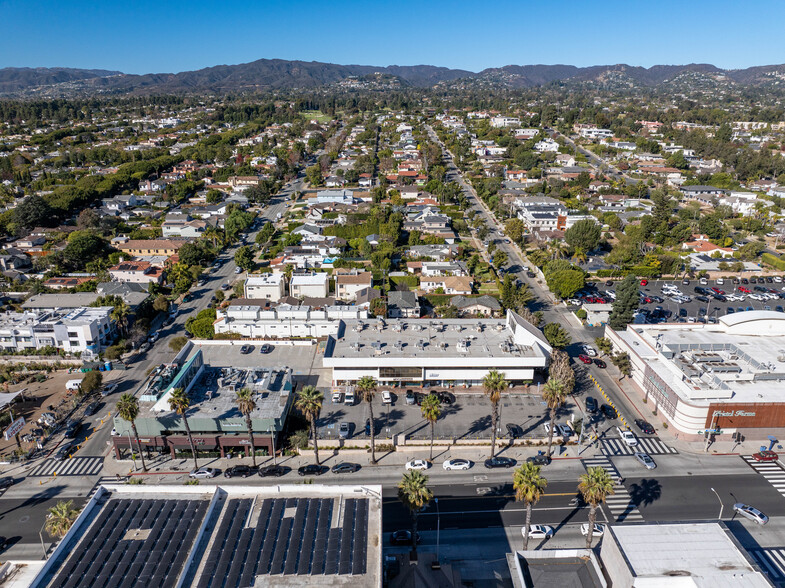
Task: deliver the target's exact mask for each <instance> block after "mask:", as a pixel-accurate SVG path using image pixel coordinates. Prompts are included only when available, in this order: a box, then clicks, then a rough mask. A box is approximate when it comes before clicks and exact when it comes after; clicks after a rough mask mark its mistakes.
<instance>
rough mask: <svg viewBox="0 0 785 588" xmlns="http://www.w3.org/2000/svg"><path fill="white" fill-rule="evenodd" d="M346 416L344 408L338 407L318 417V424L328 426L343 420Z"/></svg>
mask: <svg viewBox="0 0 785 588" xmlns="http://www.w3.org/2000/svg"><path fill="white" fill-rule="evenodd" d="M345 417H346V412H345V411H344V410H343V409H338V410H335V411H333V412H329V413H327V414H326V415H324V416H320V417H319V418H318V419H316V426H317V427H326V426H327V425H335V424H338V423H339V422H340V421H342V420H343V419H344V418H345Z"/></svg>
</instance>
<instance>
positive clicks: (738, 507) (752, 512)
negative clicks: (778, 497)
mask: <svg viewBox="0 0 785 588" xmlns="http://www.w3.org/2000/svg"><path fill="white" fill-rule="evenodd" d="M733 511H734V512H736V513H738V514H739V515H741V516H743V517H744V518H745V519H749V520H751V521H753V522H754V523H758V524H759V525H765V524H766V523H768V522H769V517H767V516H766V515H765V514H763V513H762V512H761V511H759V510H758V509H757V508H755V507H754V506H750V505H749V504H743V503H741V502H737V503H736V504H734V505H733Z"/></svg>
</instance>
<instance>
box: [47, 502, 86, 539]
mask: <svg viewBox="0 0 785 588" xmlns="http://www.w3.org/2000/svg"><path fill="white" fill-rule="evenodd" d="M73 506H74V501H73V500H68V501H63V500H61V501H59V502H58V503H57V504H55V505H54V506H52V507H50V508H49V514H48V515H47V517H46V525H45V526H46V531H47V532H48V533H49V534H50V535H51V536H52V537H57V538H58V539H62V538H63V537H65V534H66V533H68V529H70V528H71V525H73V524H74V521H75V520H76V517H78V516H79V511H78V510H77V509H75V508H74V507H73Z"/></svg>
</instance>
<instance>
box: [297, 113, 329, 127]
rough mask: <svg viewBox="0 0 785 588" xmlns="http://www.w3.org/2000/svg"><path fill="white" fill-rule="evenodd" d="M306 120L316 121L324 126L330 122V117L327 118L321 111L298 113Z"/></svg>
mask: <svg viewBox="0 0 785 588" xmlns="http://www.w3.org/2000/svg"><path fill="white" fill-rule="evenodd" d="M300 114H301V115H302V116H303V117H304V118H305V119H306V120H314V119H315V120H316V121H317V122H318V123H320V124H326V123H328V122H330V121H331V120H332V117H331V116H327V115H326V114H324V113H323V112H322V111H321V110H303V111H302V112H301V113H300Z"/></svg>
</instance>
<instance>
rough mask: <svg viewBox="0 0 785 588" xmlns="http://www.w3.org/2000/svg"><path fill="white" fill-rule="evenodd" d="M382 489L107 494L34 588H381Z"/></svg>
mask: <svg viewBox="0 0 785 588" xmlns="http://www.w3.org/2000/svg"><path fill="white" fill-rule="evenodd" d="M381 490H382V489H381V486H325V485H321V484H315V485H302V484H297V485H283V486H273V487H258V486H209V487H204V486H203V487H199V486H179V487H178V486H124V485H105V486H99V488H98V490H97V491H96V493H95V494H94V495H93V497H92V498H91V499H90V501H89V502H88V504H87V505H86V506H85V508H84V510H83V511H82V513H81V514H80V516H79V518H78V519H77V520H76V522H75V523H74V524H73V526H72V527H71V529H70V530H69V531H68V534H67V535H66V536H65V538H63V540H62V541H61V542H60V544H59V545H58V547H57V549H55V551H54V553H52V555H51V556H50V558H49V560H48V561H47V562H46V563H45V564H44V566H43V568H42V569H41V570H40V572H39V573H38V575H37V576H36V578H35V579H34V580H33V582H32V584H31V586H33V587H35V588H44V587H62V588H71V587H73V588H76V587H80V586H101V587H104V586H107V587H108V586H116V587H118V588H126V587H127V588H131V587H140V588H141V587H144V588H148V587H149V588H152V587H155V588H175V587H178V588H179V587H193V588H215V587H222V588H247V587H249V586H346V587H354V586H356V587H361V586H362V587H365V586H381V568H382V564H381V557H382V536H381V532H382V516H381V512H382V504H381Z"/></svg>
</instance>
